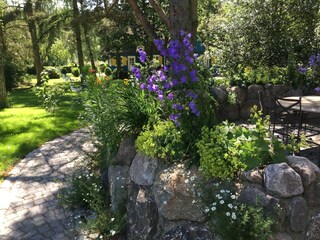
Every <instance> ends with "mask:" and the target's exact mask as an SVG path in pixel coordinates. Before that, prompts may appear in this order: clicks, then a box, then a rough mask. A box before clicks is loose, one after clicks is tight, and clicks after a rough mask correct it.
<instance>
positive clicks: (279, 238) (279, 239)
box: [270, 233, 292, 240]
mask: <svg viewBox="0 0 320 240" xmlns="http://www.w3.org/2000/svg"><path fill="white" fill-rule="evenodd" d="M270 240H292V237H291V236H290V235H289V234H287V233H275V234H273V235H272V237H271V238H270Z"/></svg>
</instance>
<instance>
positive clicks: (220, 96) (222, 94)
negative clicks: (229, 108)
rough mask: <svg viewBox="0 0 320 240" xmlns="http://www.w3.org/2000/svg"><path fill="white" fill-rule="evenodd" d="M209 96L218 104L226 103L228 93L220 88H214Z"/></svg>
mask: <svg viewBox="0 0 320 240" xmlns="http://www.w3.org/2000/svg"><path fill="white" fill-rule="evenodd" d="M211 94H212V96H213V97H214V98H215V99H216V101H217V102H218V103H226V102H227V99H228V93H227V92H226V90H224V89H222V88H220V87H215V88H213V89H211Z"/></svg>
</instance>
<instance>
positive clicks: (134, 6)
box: [127, 0, 157, 40]
mask: <svg viewBox="0 0 320 240" xmlns="http://www.w3.org/2000/svg"><path fill="white" fill-rule="evenodd" d="M127 2H128V3H129V5H130V7H131V9H132V10H133V11H134V13H135V15H136V18H137V19H138V20H139V22H140V24H141V25H142V27H143V28H144V31H145V32H146V34H147V35H148V37H149V38H150V39H152V40H153V39H155V37H156V36H157V35H156V32H155V31H154V28H153V26H152V25H151V24H150V22H149V21H148V19H147V17H146V16H145V15H144V14H143V11H142V10H141V9H140V7H139V6H138V4H137V0H127Z"/></svg>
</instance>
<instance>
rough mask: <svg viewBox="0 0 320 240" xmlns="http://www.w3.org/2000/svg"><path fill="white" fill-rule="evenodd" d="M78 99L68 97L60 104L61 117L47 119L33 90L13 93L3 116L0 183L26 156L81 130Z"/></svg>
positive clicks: (59, 114)
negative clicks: (55, 140) (48, 143)
mask: <svg viewBox="0 0 320 240" xmlns="http://www.w3.org/2000/svg"><path fill="white" fill-rule="evenodd" d="M75 97H76V95H75V93H67V94H66V95H64V97H63V98H62V99H61V101H60V103H59V105H60V108H59V109H58V110H57V111H58V114H56V115H48V113H47V112H46V111H45V110H44V109H43V108H42V107H41V102H40V99H39V98H38V97H37V96H36V95H35V91H33V89H30V88H29V89H14V90H13V91H12V93H11V94H10V108H7V109H4V110H3V111H1V112H0V118H1V127H0V136H1V138H0V152H1V154H0V182H1V181H2V180H3V178H4V177H5V176H6V173H7V171H8V170H10V169H12V167H13V166H14V164H15V163H17V162H18V161H19V159H22V158H23V157H24V156H25V155H26V154H28V153H29V152H31V151H32V150H34V149H36V148H38V147H39V146H41V145H42V144H43V143H45V142H47V141H50V140H52V139H54V138H56V137H59V136H62V135H64V134H67V133H69V132H71V131H74V130H76V129H77V128H79V127H80V124H79V120H78V116H79V113H80V110H81V107H80V106H79V105H74V104H73V102H72V100H73V99H74V98H75Z"/></svg>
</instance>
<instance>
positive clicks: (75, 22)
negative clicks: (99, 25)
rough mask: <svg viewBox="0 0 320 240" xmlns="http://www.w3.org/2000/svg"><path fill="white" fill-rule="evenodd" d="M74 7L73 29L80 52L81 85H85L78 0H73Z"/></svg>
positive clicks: (78, 51)
mask: <svg viewBox="0 0 320 240" xmlns="http://www.w3.org/2000/svg"><path fill="white" fill-rule="evenodd" d="M72 7H73V30H74V34H75V36H76V41H77V53H78V63H79V69H80V80H81V85H82V86H84V85H85V78H84V76H85V74H84V57H83V50H82V39H81V28H80V13H79V8H78V1H77V0H72Z"/></svg>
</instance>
